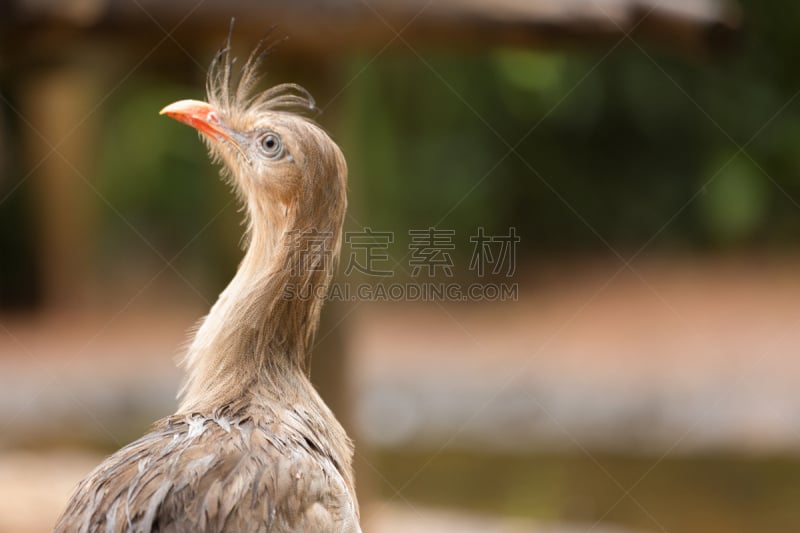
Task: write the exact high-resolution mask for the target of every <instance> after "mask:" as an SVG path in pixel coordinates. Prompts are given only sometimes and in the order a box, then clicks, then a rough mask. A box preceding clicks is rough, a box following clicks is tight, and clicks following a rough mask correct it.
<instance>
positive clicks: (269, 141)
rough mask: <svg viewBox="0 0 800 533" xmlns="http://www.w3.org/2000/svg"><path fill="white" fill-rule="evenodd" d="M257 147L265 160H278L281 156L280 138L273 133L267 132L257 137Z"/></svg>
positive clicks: (281, 145) (281, 143)
mask: <svg viewBox="0 0 800 533" xmlns="http://www.w3.org/2000/svg"><path fill="white" fill-rule="evenodd" d="M258 147H259V148H260V149H261V154H262V155H263V156H264V157H266V158H267V159H278V158H280V157H281V156H282V155H283V141H281V136H280V135H278V134H277V133H275V132H273V131H268V132H266V133H264V134H262V135H261V137H259V139H258Z"/></svg>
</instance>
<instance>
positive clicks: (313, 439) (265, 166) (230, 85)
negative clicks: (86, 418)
mask: <svg viewBox="0 0 800 533" xmlns="http://www.w3.org/2000/svg"><path fill="white" fill-rule="evenodd" d="M230 50H231V47H230V36H229V37H228V42H227V45H225V46H223V47H222V49H221V50H220V51H219V52H218V53H217V54H216V55H215V57H214V59H213V61H212V63H211V67H210V68H209V70H208V75H207V81H206V93H207V98H206V100H207V101H200V100H180V101H177V102H174V103H172V104H170V105H167V106H166V107H164V108H163V109H162V110H161V114H163V115H166V116H168V117H171V118H173V119H176V120H178V121H180V122H183V123H185V124H188V125H190V126H192V127H194V128H195V129H197V130H198V131H199V132H200V133H199V135H200V137H201V138H202V139H203V140H204V141H205V144H207V147H208V150H209V153H210V156H211V158H212V159H213V160H214V161H215V162H217V163H219V164H220V166H221V167H222V171H221V175H222V176H223V179H226V180H228V181H229V182H230V184H231V186H232V188H233V190H234V191H235V193H236V195H237V197H238V198H239V200H240V201H241V203H242V204H243V211H245V213H246V215H245V216H246V230H245V232H244V233H245V239H244V244H245V246H244V247H245V252H244V255H243V258H242V260H241V263H240V264H239V267H238V270H237V271H236V274H235V275H234V277H233V279H232V280H231V281H230V283H229V284H228V285H227V287H226V288H225V289H224V290H223V291H222V292H221V293H220V295H219V298H218V300H217V301H216V302H215V303H214V305H213V306H212V307H211V310H210V311H209V313H208V314H207V315H206V317H205V318H204V319H203V320H202V321H201V322H200V324H199V326H198V327H197V329H196V331H195V333H194V336H193V338H192V339H191V340H190V342H189V343H188V348H187V350H186V353H185V357H184V360H183V364H184V366H185V370H186V378H185V382H184V385H183V388H182V389H181V392H180V393H179V395H180V402H179V404H178V409H177V411H176V412H175V414H173V415H171V416H168V417H166V418H164V419H162V420H160V421H158V422H156V423H155V424H154V425H153V427H152V429H151V430H150V431H149V432H148V433H147V434H145V435H144V436H142V437H141V438H139V439H138V440H135V441H134V442H132V443H130V444H128V445H126V446H124V447H123V448H121V449H120V450H118V451H117V452H115V453H114V454H112V455H111V456H109V457H108V458H106V459H105V461H103V462H102V463H101V464H100V465H99V466H98V467H97V468H96V469H95V470H94V471H92V472H91V473H90V474H89V475H88V476H87V477H86V478H85V479H83V481H81V482H80V483H79V484H78V486H77V488H76V489H75V491H74V493H73V494H72V496H71V498H70V500H69V502H68V504H67V507H66V510H65V511H64V512H63V514H62V515H61V516H60V518H59V519H58V521H57V523H56V526H55V529H54V531H55V532H57V533H62V532H64V533H65V532H70V533H73V532H81V533H93V532H104V533H112V532H123V531H124V532H137V533H146V532H160V533H166V532H174V533H182V532H237V533H239V532H241V533H244V532H274V533H283V532H300V531H304V532H305V531H307V532H321V533H327V532H331V533H333V532H337V533H338V532H342V533H350V532H360V531H361V529H360V525H359V508H358V501H357V498H356V493H355V484H354V475H353V472H352V457H353V453H354V448H353V444H352V441H351V440H350V439H349V437H348V436H347V434H346V432H345V430H344V429H343V428H342V426H341V424H340V423H339V422H338V421H337V420H336V417H335V416H334V414H333V413H332V411H331V410H330V409H329V408H328V407H327V406H326V404H325V403H324V401H323V400H322V399H321V397H320V396H319V394H318V393H317V391H316V390H315V388H314V386H313V385H312V383H311V381H310V380H309V377H308V366H309V357H310V351H311V348H312V342H313V339H314V335H315V332H316V329H317V326H318V323H319V315H320V310H321V308H322V304H323V300H324V298H325V295H326V291H327V290H328V288H329V286H330V283H331V279H332V276H333V273H334V269H335V267H336V263H337V260H338V256H339V253H340V250H341V232H342V226H343V223H344V217H345V212H346V208H347V195H346V185H347V164H346V161H345V158H344V155H343V154H342V152H341V150H340V149H339V147H338V146H337V145H336V143H335V142H334V141H333V140H332V139H331V137H330V136H329V135H328V134H327V133H326V132H325V131H324V130H323V129H322V127H320V126H319V125H317V123H316V122H315V121H314V120H313V119H312V118H309V117H308V116H307V115H308V114H309V113H305V112H303V111H304V110H313V109H316V108H315V104H314V99H313V98H312V97H311V95H310V94H309V93H308V91H306V90H305V89H304V88H302V87H301V86H299V85H297V84H293V83H282V84H279V85H276V86H274V87H271V88H269V89H266V90H258V87H259V86H260V84H261V79H262V75H261V74H260V70H261V69H260V65H261V64H262V63H263V61H262V59H263V57H264V56H265V55H266V53H267V51H268V47H267V46H263V45H262V44H259V45H258V46H257V47H256V49H255V50H254V51H253V52H252V53H251V54H250V56H249V58H248V59H247V61H246V63H245V64H244V65H242V66H241V67H236V66H235V59H234V58H232V54H231V51H230ZM288 289H291V290H288Z"/></svg>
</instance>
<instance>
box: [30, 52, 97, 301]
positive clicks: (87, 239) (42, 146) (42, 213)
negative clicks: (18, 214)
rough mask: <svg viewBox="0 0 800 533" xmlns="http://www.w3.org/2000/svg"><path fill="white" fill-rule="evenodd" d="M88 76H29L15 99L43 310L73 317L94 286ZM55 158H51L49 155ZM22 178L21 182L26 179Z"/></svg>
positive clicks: (64, 72)
mask: <svg viewBox="0 0 800 533" xmlns="http://www.w3.org/2000/svg"><path fill="white" fill-rule="evenodd" d="M89 72H91V71H90V70H89V69H84V68H81V67H79V66H70V65H63V66H60V67H58V68H54V69H48V70H46V71H42V72H41V73H36V74H33V75H31V76H30V77H29V78H27V79H26V80H25V81H24V82H23V83H22V84H21V90H20V92H19V100H20V114H21V115H22V118H21V120H22V122H23V126H22V132H23V143H24V145H25V150H24V156H25V158H26V160H27V161H26V163H25V164H24V166H23V170H24V172H25V174H27V173H28V172H32V175H31V176H30V178H29V179H31V180H33V182H34V183H33V192H34V196H35V198H36V202H35V205H36V210H37V213H36V215H37V216H36V220H37V224H38V225H37V227H36V228H35V231H36V234H37V235H38V238H37V243H38V248H37V254H38V257H39V265H40V268H39V272H40V275H41V287H42V303H43V304H44V305H43V306H44V307H45V308H47V309H54V308H55V309H71V308H75V307H78V306H80V305H81V303H83V302H85V300H86V297H87V295H88V292H89V291H88V289H89V287H90V281H91V279H92V271H91V266H90V265H91V260H90V259H91V248H92V242H93V238H92V231H91V228H92V220H91V219H92V215H91V213H92V208H93V202H92V201H93V200H94V198H95V195H94V193H93V192H92V191H91V189H90V186H89V185H88V184H87V183H86V182H85V180H87V179H88V177H87V176H90V175H92V173H91V172H90V171H89V167H90V165H91V164H92V163H93V162H94V155H95V154H94V149H95V146H96V145H95V143H94V141H95V139H96V136H95V135H94V129H93V125H94V123H95V122H94V120H93V119H94V117H93V116H92V108H93V106H94V104H95V100H94V98H93V97H92V92H93V91H92V90H91V88H92V87H94V85H95V84H94V83H93V81H94V80H93V79H92V78H91V75H90V74H89ZM54 150H55V151H54ZM25 174H23V175H25Z"/></svg>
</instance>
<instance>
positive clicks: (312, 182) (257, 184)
mask: <svg viewBox="0 0 800 533" xmlns="http://www.w3.org/2000/svg"><path fill="white" fill-rule="evenodd" d="M229 49H230V48H229V47H226V48H225V49H223V50H222V51H221V52H220V53H219V54H218V55H217V57H216V58H215V60H214V62H213V63H212V65H211V68H210V70H209V75H208V82H207V97H208V101H207V102H203V101H199V100H180V101H178V102H174V103H172V104H170V105H168V106H166V107H165V108H164V109H162V110H161V114H164V115H167V116H170V117H172V118H174V119H176V120H178V121H181V122H184V123H186V124H188V125H190V126H192V127H194V128H196V129H197V130H198V131H199V132H200V133H201V134H202V137H203V138H204V140H205V141H206V142H207V144H208V146H209V150H210V152H211V154H212V157H213V158H215V159H217V160H220V161H221V162H222V163H223V167H224V172H223V174H225V175H226V176H227V177H229V178H230V181H231V182H232V184H233V186H234V188H235V189H236V191H237V192H238V193H239V194H240V196H241V197H242V199H243V201H244V202H245V204H246V205H247V207H248V211H249V212H250V219H251V224H252V223H253V222H254V220H253V219H264V220H265V222H267V223H269V224H270V225H271V226H273V227H274V226H283V228H282V229H298V225H300V226H303V227H307V228H308V229H315V230H318V231H324V230H327V231H331V230H333V231H335V230H336V226H337V225H338V226H339V227H341V223H342V218H343V215H344V210H345V207H346V205H345V204H346V196H345V188H346V179H347V166H346V163H345V159H344V156H343V155H342V153H341V151H340V150H339V147H338V146H337V145H336V143H334V142H333V140H331V138H330V137H329V136H328V135H327V133H325V131H324V130H323V129H322V128H320V127H319V126H318V125H317V124H316V123H314V122H313V121H312V120H310V119H308V118H306V117H305V116H304V114H303V111H305V112H308V111H310V110H313V109H314V100H313V98H312V97H311V95H310V94H309V93H308V92H307V91H306V90H305V89H303V88H302V87H300V86H299V85H295V84H288V83H286V84H281V85H278V86H275V87H272V88H271V89H267V90H265V91H257V90H256V87H255V86H256V85H257V82H258V81H259V76H258V75H257V68H258V65H259V62H260V59H261V57H262V56H263V55H264V51H263V50H260V49H256V50H255V51H254V52H253V54H252V55H251V56H250V58H249V60H248V61H247V63H246V64H245V65H244V66H243V67H242V69H241V72H240V74H239V76H238V78H237V79H233V78H232V66H233V61H232V60H231V58H230V52H229ZM255 222H257V220H256V221H255ZM276 229H277V228H276ZM299 229H303V228H299Z"/></svg>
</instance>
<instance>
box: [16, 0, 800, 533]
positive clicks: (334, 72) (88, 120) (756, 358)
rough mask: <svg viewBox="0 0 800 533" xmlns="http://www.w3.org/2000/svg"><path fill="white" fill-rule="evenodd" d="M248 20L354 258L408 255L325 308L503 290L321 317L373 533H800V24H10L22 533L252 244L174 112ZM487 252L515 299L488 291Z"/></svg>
mask: <svg viewBox="0 0 800 533" xmlns="http://www.w3.org/2000/svg"><path fill="white" fill-rule="evenodd" d="M231 17H236V27H235V29H234V32H233V48H234V52H235V53H236V54H237V55H239V56H240V57H241V56H246V55H247V54H248V53H249V51H250V50H251V49H252V48H253V47H254V46H255V44H256V43H257V42H258V40H259V39H260V38H261V37H262V36H263V35H264V34H265V33H266V32H267V31H268V30H269V28H271V27H273V26H275V29H273V31H272V33H271V34H270V35H271V38H272V39H275V40H281V39H282V38H283V37H284V36H286V37H288V39H286V40H285V41H282V42H281V43H280V44H279V45H278V46H277V47H276V50H275V51H274V53H273V54H272V55H271V56H270V57H269V59H268V61H267V63H266V65H265V70H266V71H267V80H268V81H267V83H279V82H284V81H294V82H297V83H300V84H302V85H304V86H306V87H307V88H308V89H309V90H310V91H311V93H312V94H314V95H315V97H316V99H317V103H318V107H319V109H320V111H321V112H320V113H319V114H318V115H317V116H316V120H318V121H319V122H320V123H321V124H322V125H323V126H324V127H325V128H326V129H327V130H328V131H330V132H331V135H332V136H333V138H334V139H336V140H337V142H338V143H339V144H340V145H341V147H342V149H343V151H344V153H345V155H346V157H347V159H348V163H349V166H350V192H349V198H350V205H351V207H350V216H349V217H348V220H347V228H346V229H347V231H349V232H354V233H363V232H364V231H365V228H370V229H371V230H372V231H374V232H382V233H384V234H389V235H391V239H386V240H385V241H384V242H385V246H384V247H383V248H381V249H380V250H379V252H380V253H379V255H380V257H381V258H382V261H383V262H382V263H381V264H376V265H373V266H374V267H376V269H377V270H380V271H381V272H383V273H384V274H385V275H383V276H375V275H372V276H370V275H369V273H364V272H359V269H358V268H354V269H352V270H351V272H349V273H348V274H347V275H345V274H344V270H345V268H344V267H345V266H346V265H347V264H348V262H349V261H350V260H354V259H357V258H358V257H360V256H358V255H357V254H360V253H365V248H364V247H361V248H359V247H357V246H354V245H353V242H355V241H353V242H351V243H349V244H345V247H344V250H343V258H342V267H343V268H340V270H341V271H342V272H340V276H339V278H338V282H337V283H339V284H341V285H342V286H344V285H354V284H366V285H367V286H370V287H379V286H382V285H385V284H386V283H388V282H392V283H395V282H396V283H402V284H406V283H410V284H421V283H438V282H440V281H443V282H447V283H457V284H459V286H467V285H470V284H478V285H479V286H481V287H486V286H490V285H492V284H504V285H505V286H508V287H512V288H513V289H514V292H513V294H511V297H509V298H504V299H494V298H483V299H482V298H467V299H465V300H463V301H454V300H456V299H454V298H434V299H432V300H430V301H421V300H420V299H412V298H404V297H402V296H401V297H394V298H374V297H367V298H361V299H357V300H356V301H343V300H346V299H339V301H332V302H330V303H329V305H328V306H327V308H326V311H325V314H324V317H323V323H322V326H321V328H320V333H319V335H318V346H317V347H316V349H315V353H314V364H313V377H314V380H315V381H316V382H317V383H318V385H319V387H320V389H321V390H322V392H323V395H324V396H325V398H326V399H327V400H328V401H329V403H330V404H331V405H332V407H333V408H334V410H335V411H336V413H337V415H338V416H339V418H340V419H341V420H342V421H343V422H344V424H345V425H346V426H347V428H348V430H349V432H350V434H351V435H353V437H354V438H355V441H356V445H357V457H356V466H357V474H358V479H359V487H360V491H359V494H360V498H361V501H362V508H363V518H364V530H365V531H376V532H397V531H495V532H517V531H537V532H540V531H547V532H552V533H562V532H578V531H581V532H595V533H598V532H606V533H608V532H616V533H621V532H668V533H676V532H681V533H695V532H704V533H714V532H730V533H743V532H752V531H759V532H772V531H775V532H790V531H798V530H800V507H798V505H797V502H798V501H800V482H798V480H799V479H800V456H798V454H797V449H798V444H799V442H798V441H800V430H798V428H800V393H798V392H797V384H798V383H800V359H799V358H798V353H800V327H798V326H800V307H798V302H800V268H799V267H800V254H799V253H798V252H800V247H799V244H800V236H799V234H800V155H798V149H797V147H798V146H800V98H798V96H799V95H800V69H798V68H797V67H796V66H797V61H798V54H800V33H798V32H797V27H796V26H797V20H799V19H800V18H799V17H800V4H797V2H793V1H790V0H776V1H774V2H768V3H767V2H757V1H755V0H662V1H657V0H568V1H567V0H552V1H551V0H538V1H536V2H529V1H523V0H498V1H496V2H476V1H472V0H430V1H424V0H405V1H402V2H398V1H395V2H390V1H389V0H337V1H332V0H308V1H306V2H294V3H290V2H277V1H272V0H269V1H254V0H252V1H251V0H230V1H228V2H224V3H223V2H217V1H215V0H180V1H176V2H170V3H167V2H158V1H156V0H73V1H60V2H59V1H49V0H11V1H10V2H5V3H3V4H2V6H0V531H2V532H15V533H16V532H31V533H32V532H39V531H48V530H49V529H50V528H51V527H52V525H53V522H54V520H55V517H56V516H57V514H58V513H59V512H60V510H61V508H62V506H63V505H64V504H65V502H66V498H67V497H68V495H69V493H70V491H71V490H72V487H73V486H74V484H75V483H76V482H77V481H78V480H79V479H81V478H82V477H83V476H84V475H85V474H86V473H87V472H88V471H89V470H90V469H91V468H92V467H93V466H94V465H95V464H97V463H98V462H99V461H100V460H101V459H102V457H103V456H105V455H106V454H108V453H110V452H111V451H113V450H115V449H117V448H119V447H120V446H122V445H124V444H125V443H127V442H129V441H130V440H132V439H134V438H136V437H137V436H139V435H140V434H142V433H143V432H145V431H146V430H147V428H148V426H149V425H150V423H152V422H153V421H154V420H156V419H157V418H160V417H162V416H165V415H167V414H169V413H171V412H172V411H173V410H174V408H175V406H176V400H175V393H176V391H177V389H178V386H179V383H180V377H181V374H180V371H179V369H178V368H177V367H176V360H177V357H178V356H179V355H180V353H181V348H182V346H183V343H184V342H185V340H186V338H187V335H188V333H187V332H188V331H189V329H190V328H191V327H192V326H193V325H194V324H195V323H196V321H197V320H198V319H199V318H200V317H201V316H203V314H204V313H205V312H206V311H207V310H208V308H209V306H210V305H211V304H212V303H213V301H214V300H215V298H216V296H217V295H218V294H219V292H220V291H221V290H222V288H223V287H224V286H225V284H226V282H227V281H228V280H229V279H230V277H231V276H232V274H233V272H234V271H235V268H236V265H237V262H238V261H239V259H240V257H241V250H240V246H239V244H240V237H241V233H242V227H241V226H240V221H241V218H242V213H241V212H240V211H239V210H238V206H237V205H236V202H235V201H234V198H233V195H232V194H231V193H230V191H229V190H228V188H227V186H226V185H225V184H223V183H221V182H220V180H219V179H218V177H217V169H216V168H215V167H213V166H212V165H211V164H210V163H209V161H208V158H207V156H206V154H205V150H204V147H203V145H202V143H200V142H198V139H197V135H196V134H195V133H194V132H192V131H191V130H189V129H188V128H186V127H185V126H182V125H180V124H177V123H175V122H173V121H169V120H167V119H165V118H164V117H159V116H158V110H159V109H161V107H163V106H164V105H165V104H167V103H169V102H171V101H173V100H176V99H182V98H203V87H204V79H205V71H206V68H207V66H208V64H209V63H210V60H211V58H212V56H213V54H214V53H215V51H216V49H217V48H219V47H220V45H221V44H222V43H223V42H224V39H225V36H226V34H227V32H228V26H229V21H230V19H231ZM429 228H434V230H435V231H436V232H440V233H439V235H440V236H442V239H444V240H441V239H440V240H439V241H436V242H430V243H428V244H429V249H428V250H427V251H423V250H421V249H420V247H419V246H418V245H419V241H415V237H414V235H417V237H418V236H419V235H420V234H419V233H414V232H419V231H423V233H424V232H426V231H427V232H429V234H430V230H429ZM479 228H483V229H482V230H479ZM479 231H484V232H485V234H486V235H490V236H496V237H500V236H508V235H511V232H512V231H513V232H515V234H516V235H517V236H518V237H519V242H513V243H512V244H513V245H514V246H513V250H512V251H513V252H514V253H513V254H511V255H510V256H507V259H509V261H510V262H509V263H506V266H509V265H510V266H511V267H513V268H503V269H501V270H502V271H500V270H497V271H491V272H484V273H479V272H477V271H476V269H475V268H473V267H475V263H474V262H473V261H474V260H475V253H476V246H477V243H476V240H475V238H474V237H475V236H476V235H478V234H479ZM471 238H472V240H470V239H471ZM493 242H494V241H493ZM484 251H485V250H484ZM505 251H509V250H508V248H506V249H505ZM503 253H505V252H503ZM418 254H421V257H423V258H424V257H428V258H430V257H434V256H435V257H438V258H439V259H440V260H442V261H443V263H438V265H439V266H444V267H452V268H431V269H430V270H431V272H425V274H431V275H430V276H427V277H425V278H424V279H420V277H419V275H418V274H419V273H416V272H415V266H420V265H419V264H416V265H415V263H414V262H413V261H414V260H415V256H417V255H418ZM426 254H427V255H426ZM493 254H494V255H492V256H491V257H492V258H494V259H497V257H499V255H500V251H499V250H497V249H495V250H494V252H493ZM490 255H491V254H490ZM362 259H363V258H362ZM416 259H419V257H416ZM362 270H363V269H362ZM423 270H425V269H423ZM490 270H491V269H490ZM373 274H374V272H373ZM501 300H503V301H501Z"/></svg>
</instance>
